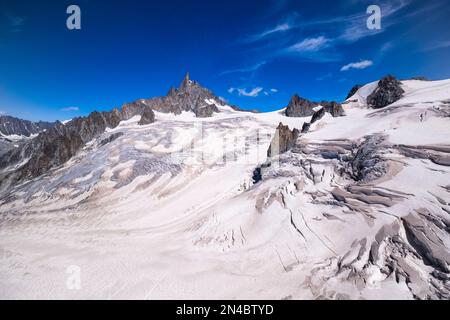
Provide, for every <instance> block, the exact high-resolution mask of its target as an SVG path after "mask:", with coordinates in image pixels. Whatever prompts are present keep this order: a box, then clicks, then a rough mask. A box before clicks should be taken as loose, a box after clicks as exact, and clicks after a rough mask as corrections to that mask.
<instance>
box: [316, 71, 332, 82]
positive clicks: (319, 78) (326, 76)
mask: <svg viewBox="0 0 450 320" xmlns="http://www.w3.org/2000/svg"><path fill="white" fill-rule="evenodd" d="M332 76H333V75H332V74H331V72H329V73H327V74H324V75H323V76H320V77H317V78H316V80H317V81H323V80H325V79H328V78H331V77H332Z"/></svg>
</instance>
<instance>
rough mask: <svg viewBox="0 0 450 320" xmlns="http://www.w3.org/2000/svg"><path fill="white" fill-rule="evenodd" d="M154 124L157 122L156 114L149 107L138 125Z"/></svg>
mask: <svg viewBox="0 0 450 320" xmlns="http://www.w3.org/2000/svg"><path fill="white" fill-rule="evenodd" d="M153 122H155V113H154V112H153V110H152V109H150V108H148V107H147V108H145V109H144V112H143V113H142V116H141V120H140V121H139V123H138V124H139V125H140V126H145V125H147V124H151V123H153Z"/></svg>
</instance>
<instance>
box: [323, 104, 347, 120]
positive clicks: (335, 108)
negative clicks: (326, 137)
mask: <svg viewBox="0 0 450 320" xmlns="http://www.w3.org/2000/svg"><path fill="white" fill-rule="evenodd" d="M321 104H322V106H323V107H324V109H325V111H326V112H328V113H329V114H331V115H332V116H333V118H337V117H344V116H345V111H344V108H342V105H341V104H340V103H337V102H336V101H331V102H327V101H324V102H322V103H321Z"/></svg>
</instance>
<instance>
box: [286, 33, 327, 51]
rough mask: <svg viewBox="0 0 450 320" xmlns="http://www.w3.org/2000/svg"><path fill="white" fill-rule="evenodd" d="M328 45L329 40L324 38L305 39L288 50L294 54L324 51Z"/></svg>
mask: <svg viewBox="0 0 450 320" xmlns="http://www.w3.org/2000/svg"><path fill="white" fill-rule="evenodd" d="M329 45H330V40H329V39H327V38H325V37H324V36H320V37H317V38H306V39H305V40H303V41H301V42H298V43H296V44H294V45H293V46H291V47H290V48H289V51H294V52H316V51H319V50H321V49H324V48H326V47H328V46H329Z"/></svg>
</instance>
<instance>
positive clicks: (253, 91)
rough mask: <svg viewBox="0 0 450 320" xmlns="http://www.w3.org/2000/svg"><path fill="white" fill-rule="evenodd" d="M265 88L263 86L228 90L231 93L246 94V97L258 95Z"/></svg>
mask: <svg viewBox="0 0 450 320" xmlns="http://www.w3.org/2000/svg"><path fill="white" fill-rule="evenodd" d="M263 90H264V89H263V88H261V87H256V88H253V89H251V90H249V91H247V89H246V88H230V89H228V92H229V93H234V92H237V93H238V95H240V96H244V97H257V96H258V95H259V94H260V93H261V91H263Z"/></svg>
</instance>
